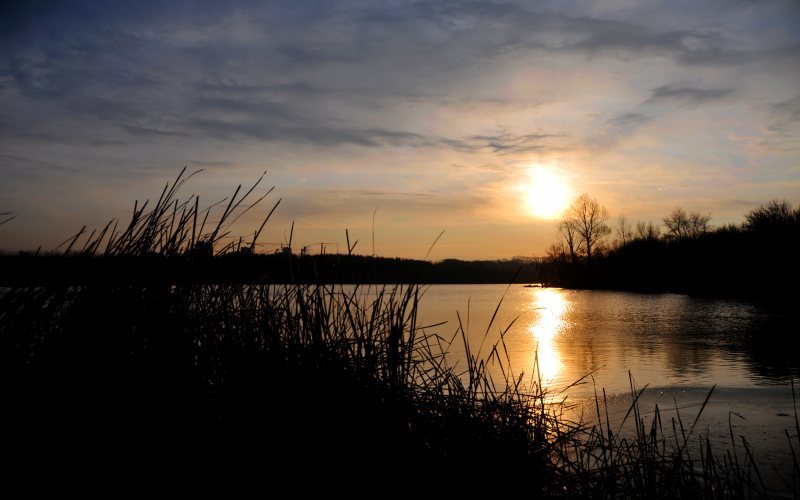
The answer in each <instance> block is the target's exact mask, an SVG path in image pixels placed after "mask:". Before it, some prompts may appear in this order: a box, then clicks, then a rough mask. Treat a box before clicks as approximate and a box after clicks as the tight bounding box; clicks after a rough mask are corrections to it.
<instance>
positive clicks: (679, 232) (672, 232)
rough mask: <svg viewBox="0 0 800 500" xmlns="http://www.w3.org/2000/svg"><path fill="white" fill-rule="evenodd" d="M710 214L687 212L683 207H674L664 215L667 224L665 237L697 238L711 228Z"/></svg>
mask: <svg viewBox="0 0 800 500" xmlns="http://www.w3.org/2000/svg"><path fill="white" fill-rule="evenodd" d="M710 220H711V215H706V214H701V213H700V212H687V211H686V210H684V209H683V208H680V207H678V208H676V209H675V210H673V211H672V213H671V214H669V215H668V216H666V217H664V225H665V226H667V237H670V238H675V239H683V238H697V237H698V236H700V235H702V234H705V233H707V232H708V230H709V229H710V228H711V226H710V224H709V221H710Z"/></svg>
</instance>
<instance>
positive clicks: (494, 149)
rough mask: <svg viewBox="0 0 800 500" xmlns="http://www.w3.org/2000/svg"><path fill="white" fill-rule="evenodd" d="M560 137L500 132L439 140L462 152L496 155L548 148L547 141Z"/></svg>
mask: <svg viewBox="0 0 800 500" xmlns="http://www.w3.org/2000/svg"><path fill="white" fill-rule="evenodd" d="M556 137H561V136H560V135H556V134H513V133H510V132H507V131H501V132H498V133H497V134H489V135H486V134H479V135H472V136H467V137H464V138H460V139H441V141H440V142H441V143H442V144H444V145H446V146H450V147H452V148H453V149H455V150H458V151H464V152H470V153H475V152H490V153H498V154H510V153H526V152H530V151H536V150H540V149H543V148H546V147H548V146H549V144H548V143H547V141H548V140H549V139H552V138H556Z"/></svg>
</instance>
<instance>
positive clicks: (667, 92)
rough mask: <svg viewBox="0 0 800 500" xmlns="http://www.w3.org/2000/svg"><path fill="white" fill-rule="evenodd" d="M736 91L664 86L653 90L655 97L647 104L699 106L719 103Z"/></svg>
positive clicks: (646, 102)
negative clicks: (664, 103)
mask: <svg viewBox="0 0 800 500" xmlns="http://www.w3.org/2000/svg"><path fill="white" fill-rule="evenodd" d="M733 91H734V89H731V88H722V89H702V88H698V87H678V86H675V85H664V86H661V87H658V88H656V89H654V90H653V95H652V96H651V97H650V98H649V99H648V100H647V101H645V104H657V103H660V102H667V101H673V102H678V103H680V104H681V105H683V106H698V105H702V104H706V103H709V102H714V101H719V100H721V99H723V98H725V97H727V96H728V95H730V94H731V92H733Z"/></svg>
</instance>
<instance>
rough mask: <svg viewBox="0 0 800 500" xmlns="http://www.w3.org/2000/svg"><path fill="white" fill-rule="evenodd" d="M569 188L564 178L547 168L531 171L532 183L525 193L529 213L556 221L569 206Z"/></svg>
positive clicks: (537, 168) (536, 168)
mask: <svg viewBox="0 0 800 500" xmlns="http://www.w3.org/2000/svg"><path fill="white" fill-rule="evenodd" d="M569 197H570V192H569V187H568V186H567V183H566V181H565V180H564V178H563V177H562V176H560V175H558V174H557V173H555V172H554V171H553V170H551V169H549V168H546V167H535V168H534V169H533V170H532V171H531V182H530V184H528V186H527V189H526V193H525V204H526V207H527V210H528V212H529V213H530V214H531V215H533V216H535V217H539V218H541V219H555V218H557V217H558V216H560V215H561V214H562V212H564V210H565V209H566V208H567V206H568V205H569V201H570V200H569Z"/></svg>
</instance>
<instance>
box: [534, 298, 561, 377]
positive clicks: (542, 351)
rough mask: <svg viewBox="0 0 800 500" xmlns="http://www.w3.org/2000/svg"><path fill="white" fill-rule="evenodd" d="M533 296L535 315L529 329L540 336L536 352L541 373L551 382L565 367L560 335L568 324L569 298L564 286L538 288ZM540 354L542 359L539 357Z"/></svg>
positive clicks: (536, 337)
mask: <svg viewBox="0 0 800 500" xmlns="http://www.w3.org/2000/svg"><path fill="white" fill-rule="evenodd" d="M531 298H532V299H533V300H532V304H531V306H532V308H533V310H534V313H535V319H534V321H533V323H531V324H530V325H529V326H528V331H529V332H530V333H531V335H532V336H533V338H534V339H535V340H536V347H537V350H536V352H534V353H533V356H534V361H538V372H537V375H539V376H540V377H541V380H542V383H543V384H544V385H546V386H547V385H551V384H552V383H553V382H555V381H556V380H557V379H558V376H559V374H560V373H561V370H562V367H563V364H562V361H561V355H560V353H559V350H558V346H557V345H556V337H557V336H558V335H559V334H560V333H561V331H562V330H563V329H564V327H565V324H566V322H565V320H564V313H565V311H566V310H567V301H566V299H565V298H564V292H563V291H561V290H549V289H541V290H537V291H536V293H534V294H533V296H532V297H531ZM536 356H538V360H536V359H535V358H536Z"/></svg>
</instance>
